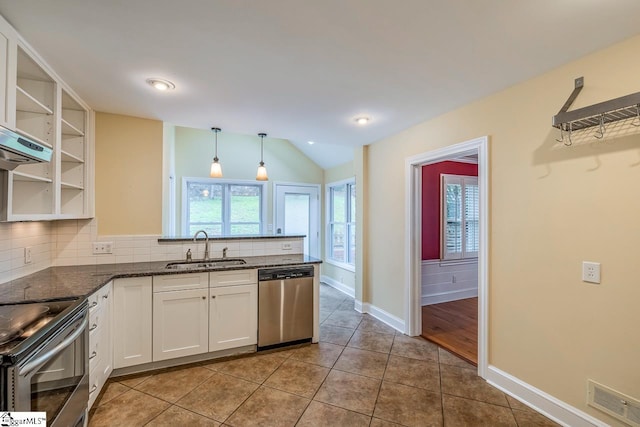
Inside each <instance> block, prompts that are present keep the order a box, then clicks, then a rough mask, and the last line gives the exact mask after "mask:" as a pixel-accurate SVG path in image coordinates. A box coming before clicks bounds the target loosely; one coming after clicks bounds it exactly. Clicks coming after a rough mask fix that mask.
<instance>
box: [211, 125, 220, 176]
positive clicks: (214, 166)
mask: <svg viewBox="0 0 640 427" xmlns="http://www.w3.org/2000/svg"><path fill="white" fill-rule="evenodd" d="M211 130H212V131H213V132H214V134H215V138H216V153H215V155H214V157H213V161H212V162H211V172H210V173H209V176H210V177H211V178H222V165H220V162H219V161H218V132H220V131H221V130H222V129H220V128H211Z"/></svg>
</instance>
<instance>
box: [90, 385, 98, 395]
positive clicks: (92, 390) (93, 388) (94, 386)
mask: <svg viewBox="0 0 640 427" xmlns="http://www.w3.org/2000/svg"><path fill="white" fill-rule="evenodd" d="M97 389H98V386H97V385H95V384H94V385H93V387H91V390H89V394H91V393H93V392H94V391H96V390H97Z"/></svg>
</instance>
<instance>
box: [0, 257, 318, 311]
mask: <svg viewBox="0 0 640 427" xmlns="http://www.w3.org/2000/svg"><path fill="white" fill-rule="evenodd" d="M245 258H251V257H245ZM256 258H260V257H256ZM283 261H286V262H264V263H256V264H242V265H234V266H231V267H211V268H195V269H184V270H170V269H166V268H161V269H157V268H149V269H141V270H139V271H123V272H105V273H98V272H96V273H90V274H91V276H92V277H95V278H96V279H97V277H98V276H104V277H102V278H101V279H97V281H96V283H97V284H96V285H95V286H94V287H93V288H92V289H91V290H90V291H88V292H86V293H84V294H82V293H72V294H69V295H68V296H58V297H54V298H40V299H29V300H22V301H19V302H10V303H8V304H29V303H41V302H49V301H56V300H58V301H62V300H71V299H86V298H88V297H89V296H90V295H92V294H94V293H95V292H96V291H98V290H99V289H100V288H102V287H103V286H105V285H106V284H108V283H109V282H111V281H112V280H115V279H124V278H129V277H147V276H166V275H170V274H191V273H209V272H215V271H229V270H253V269H260V268H274V267H285V266H300V265H309V264H322V260H321V259H318V258H313V257H307V259H306V260H304V259H303V260H300V261H293V260H288V259H287V260H283ZM170 262H172V261H153V262H150V263H147V262H141V263H124V264H104V265H102V266H101V268H106V267H108V266H109V265H118V266H119V267H120V268H122V267H126V266H127V265H136V264H137V265H144V264H151V263H153V264H157V263H160V264H164V265H166V264H168V263H170ZM64 267H83V266H82V265H80V266H60V267H49V268H46V269H44V270H40V271H39V272H36V273H33V274H38V273H41V272H43V271H45V270H49V269H51V268H64ZM24 277H28V276H24ZM24 277H22V278H20V279H24ZM20 279H17V280H20ZM0 305H4V304H0Z"/></svg>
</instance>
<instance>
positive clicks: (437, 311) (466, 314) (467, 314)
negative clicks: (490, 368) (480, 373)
mask: <svg viewBox="0 0 640 427" xmlns="http://www.w3.org/2000/svg"><path fill="white" fill-rule="evenodd" d="M421 335H422V336H423V337H424V338H426V339H428V340H429V341H432V342H434V343H436V344H438V345H439V346H441V347H444V348H446V349H447V350H449V351H451V352H452V353H455V354H457V355H458V356H460V357H462V358H463V359H465V360H467V361H469V362H470V363H473V364H474V365H476V366H478V298H467V299H462V300H458V301H451V302H445V303H441V304H432V305H425V306H423V307H422V334H421Z"/></svg>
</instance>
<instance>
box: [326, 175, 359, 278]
mask: <svg viewBox="0 0 640 427" xmlns="http://www.w3.org/2000/svg"><path fill="white" fill-rule="evenodd" d="M342 185H346V191H345V222H341V221H333V192H332V190H333V189H334V188H336V187H340V186H342ZM355 186H356V179H355V177H352V178H347V179H343V180H340V181H335V182H331V183H328V184H326V191H325V196H326V197H325V200H326V208H325V261H326V262H327V263H329V264H332V265H335V266H337V267H340V268H343V269H345V270H348V271H352V272H355V255H354V259H353V260H351V261H352V262H349V254H350V253H351V241H350V238H349V236H350V234H349V231H350V230H351V229H354V231H355V228H356V227H357V223H356V218H355V214H354V213H353V212H352V211H353V210H355V206H351V194H352V190H351V188H352V187H353V188H354V189H355ZM356 198H357V193H356ZM354 204H355V203H354ZM335 224H344V230H345V250H344V254H345V257H344V260H338V259H336V258H333V254H332V247H333V245H332V242H333V239H332V237H333V236H332V229H333V225H335ZM353 246H354V254H355V249H356V248H355V246H356V243H355V242H353Z"/></svg>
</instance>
